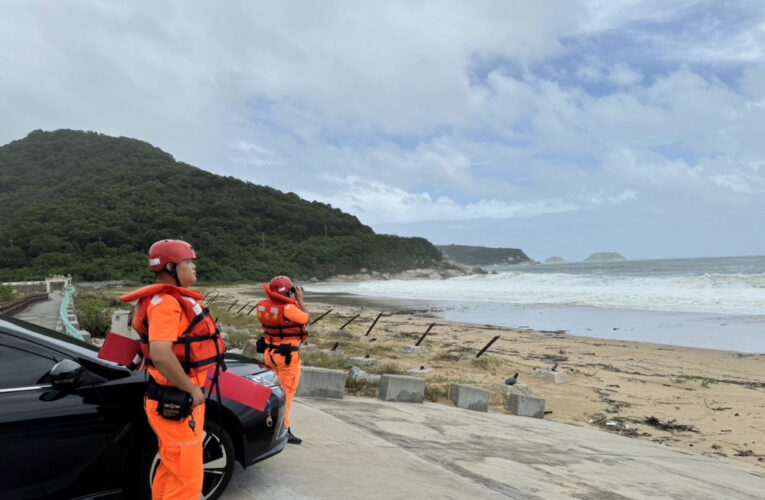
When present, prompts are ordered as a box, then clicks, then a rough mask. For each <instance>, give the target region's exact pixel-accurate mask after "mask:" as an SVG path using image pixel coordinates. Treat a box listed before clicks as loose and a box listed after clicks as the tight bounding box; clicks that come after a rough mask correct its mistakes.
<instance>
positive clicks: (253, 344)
mask: <svg viewBox="0 0 765 500" xmlns="http://www.w3.org/2000/svg"><path fill="white" fill-rule="evenodd" d="M257 342H258V340H257V339H248V340H247V342H246V343H245V344H244V349H243V350H242V352H243V354H244V355H245V356H248V357H253V358H254V357H255V355H256V354H257V353H258V349H257ZM230 350H231V349H228V348H227V349H226V352H229V351H230Z"/></svg>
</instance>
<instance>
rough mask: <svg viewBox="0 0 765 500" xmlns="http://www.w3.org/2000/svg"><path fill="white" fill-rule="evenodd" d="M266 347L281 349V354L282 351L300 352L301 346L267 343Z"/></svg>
mask: <svg viewBox="0 0 765 500" xmlns="http://www.w3.org/2000/svg"><path fill="white" fill-rule="evenodd" d="M266 349H273V350H275V351H279V354H282V352H298V351H299V350H300V346H292V345H289V344H266Z"/></svg>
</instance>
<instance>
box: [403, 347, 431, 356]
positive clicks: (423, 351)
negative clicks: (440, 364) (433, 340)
mask: <svg viewBox="0 0 765 500" xmlns="http://www.w3.org/2000/svg"><path fill="white" fill-rule="evenodd" d="M403 350H404V352H405V353H407V354H427V353H428V348H427V347H423V346H421V345H408V346H406V347H404V349H403Z"/></svg>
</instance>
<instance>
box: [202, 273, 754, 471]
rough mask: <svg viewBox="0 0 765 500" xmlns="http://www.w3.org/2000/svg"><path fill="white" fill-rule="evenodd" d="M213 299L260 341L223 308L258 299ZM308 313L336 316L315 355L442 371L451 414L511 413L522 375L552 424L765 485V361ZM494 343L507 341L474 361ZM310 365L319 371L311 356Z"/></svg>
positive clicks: (367, 312) (397, 316)
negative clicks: (677, 453) (739, 469)
mask: <svg viewBox="0 0 765 500" xmlns="http://www.w3.org/2000/svg"><path fill="white" fill-rule="evenodd" d="M205 292H206V293H208V295H209V296H213V295H216V294H217V295H218V297H217V298H216V301H215V302H216V304H215V306H216V307H215V308H214V309H213V310H214V313H216V314H217V315H219V316H220V319H221V322H222V323H226V322H227V321H228V322H229V323H231V324H237V325H238V326H239V327H245V328H247V329H248V330H249V331H250V332H256V334H257V332H258V330H259V327H258V322H257V319H256V318H255V317H254V315H253V316H247V315H246V313H247V311H246V310H244V311H242V312H241V313H239V314H238V315H235V314H234V312H235V311H237V309H238V308H237V309H232V311H231V312H229V313H224V312H223V311H225V308H224V307H223V306H224V304H225V305H228V304H231V303H233V302H234V301H235V300H236V301H238V303H239V304H244V303H245V302H248V301H253V300H255V296H254V295H253V294H256V293H257V289H256V287H253V286H239V287H230V288H219V289H209V290H205ZM209 292H211V293H209ZM307 306H308V308H309V311H310V312H311V315H312V318H313V319H315V318H318V317H319V316H320V315H321V314H323V313H325V312H326V311H328V310H329V309H332V311H331V312H330V313H329V314H327V315H326V316H325V317H323V318H322V319H321V320H319V321H318V322H316V323H315V324H314V325H312V326H311V328H310V330H309V332H310V333H311V337H310V339H309V344H316V345H317V346H318V347H320V348H323V349H332V348H335V349H336V350H337V351H341V352H342V353H343V354H344V356H345V357H347V358H350V357H365V356H369V357H370V358H373V359H376V360H377V361H378V366H379V365H387V369H391V367H392V368H393V369H399V370H401V371H403V372H406V371H408V370H410V369H420V368H423V367H424V368H430V369H432V370H433V371H432V372H430V373H427V374H425V375H423V376H424V377H425V379H426V381H427V387H428V389H427V391H426V393H427V395H428V396H429V397H430V398H431V399H434V400H437V401H438V402H441V403H443V404H447V405H452V403H451V401H449V399H448V397H447V395H448V390H449V386H450V385H451V384H453V383H462V384H469V385H474V386H477V387H481V388H484V389H487V390H489V391H490V393H491V399H490V408H489V411H493V412H504V413H510V412H509V411H508V410H506V409H505V396H504V394H505V380H506V379H507V378H509V377H511V376H512V375H513V374H514V373H516V372H517V373H518V374H519V375H518V382H517V383H518V384H522V385H525V386H527V387H528V388H529V389H530V390H531V391H532V392H533V394H534V395H535V396H536V397H540V398H543V399H545V404H546V406H545V407H546V410H547V414H546V415H545V419H548V420H552V421H555V422H562V423H566V424H571V425H577V426H594V427H598V428H601V429H603V431H604V432H615V433H619V434H623V435H627V436H630V437H633V438H635V439H643V440H648V441H653V442H657V443H661V444H664V445H666V446H671V447H673V448H677V449H682V450H684V451H687V452H689V453H698V454H703V455H708V456H715V457H721V458H723V459H727V460H734V461H737V462H741V463H745V464H747V465H749V466H752V467H753V470H755V471H756V472H758V473H760V474H765V355H763V354H745V353H736V352H730V351H717V350H709V349H696V348H686V347H676V346H667V345H660V344H651V343H643V342H628V341H618V340H602V339H595V338H588V337H579V336H573V335H568V334H566V333H561V332H539V331H531V330H518V329H511V328H500V327H493V326H488V325H477V324H468V323H456V322H446V321H442V320H436V319H434V318H432V317H427V316H426V314H425V312H424V311H397V312H395V313H385V314H384V315H383V316H382V317H380V318H379V319H378V321H377V323H376V324H375V325H374V328H373V329H372V330H371V332H369V334H368V335H367V332H368V330H369V328H370V326H372V323H373V321H374V320H375V318H376V317H377V316H378V313H379V312H381V311H382V310H383V309H381V308H380V307H379V305H378V304H375V303H374V302H370V303H368V304H367V305H338V304H337V303H335V304H331V303H329V302H317V301H316V299H315V298H309V299H308V300H307ZM356 315H358V317H356V318H355V319H353V321H351V322H350V323H349V324H348V325H347V326H346V327H345V328H344V329H343V330H342V331H341V332H338V331H339V329H340V327H341V326H342V325H343V324H345V323H347V322H348V320H350V319H351V318H353V317H354V316H356ZM432 323H435V325H434V326H433V327H432V328H431V329H430V332H429V333H428V335H427V336H426V337H425V339H424V340H423V342H422V343H421V345H422V346H425V347H426V348H427V352H424V353H420V354H408V353H405V352H403V348H404V347H405V346H412V345H414V344H415V343H416V342H417V340H418V339H419V338H420V337H421V336H422V334H423V333H425V331H426V330H427V329H428V327H429V326H430V325H431V324H432ZM256 334H253V337H255V336H256ZM495 336H499V338H498V339H497V340H496V341H495V342H494V343H493V344H492V345H491V347H490V348H489V349H488V350H487V351H486V352H485V353H484V354H483V355H482V356H481V357H480V358H475V355H476V354H477V353H478V352H479V351H480V350H481V348H482V347H484V346H485V345H486V344H487V343H488V342H489V341H490V340H491V339H492V338H494V337H495ZM364 337H367V338H366V339H364ZM306 359H307V361H308V362H310V356H306ZM307 364H308V363H307ZM553 367H555V369H556V370H557V371H562V372H566V374H567V375H568V381H567V382H566V383H561V384H555V383H549V382H543V381H541V380H540V379H539V378H537V377H534V376H533V375H532V373H533V371H534V369H535V368H540V369H551V368H553ZM368 371H370V372H371V371H374V370H373V369H370V370H368Z"/></svg>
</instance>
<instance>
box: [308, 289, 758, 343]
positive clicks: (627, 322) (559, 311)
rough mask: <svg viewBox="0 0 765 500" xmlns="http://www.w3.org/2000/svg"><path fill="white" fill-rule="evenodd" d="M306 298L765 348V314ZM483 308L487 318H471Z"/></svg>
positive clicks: (595, 334)
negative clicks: (762, 332) (468, 305)
mask: <svg viewBox="0 0 765 500" xmlns="http://www.w3.org/2000/svg"><path fill="white" fill-rule="evenodd" d="M305 293H306V298H307V300H315V301H319V302H327V303H332V304H339V305H348V306H357V307H378V308H380V309H381V310H386V311H402V310H404V311H420V313H421V314H422V315H424V316H427V317H433V318H437V319H440V320H442V321H452V322H457V323H473V324H490V325H493V326H496V327H498V328H510V329H519V330H532V331H541V332H560V331H563V332H565V333H567V334H569V335H574V336H576V337H588V338H595V339H601V340H616V341H618V340H624V341H630V342H646V343H653V344H662V345H667V346H673V347H688V348H697V349H712V350H721V351H730V352H740V353H746V354H765V335H762V334H760V329H759V328H758V327H759V326H761V325H765V316H753V315H744V314H716V313H703V312H682V311H651V310H640V309H625V308H598V307H594V306H569V305H558V304H506V303H470V307H466V305H465V304H464V303H461V302H458V301H443V300H423V299H420V300H406V299H395V298H390V297H370V296H364V295H357V294H352V293H345V292H322V291H311V290H306V292H305ZM480 314H483V316H485V317H486V318H487V319H488V321H486V322H479V321H475V317H476V316H478V315H480Z"/></svg>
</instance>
